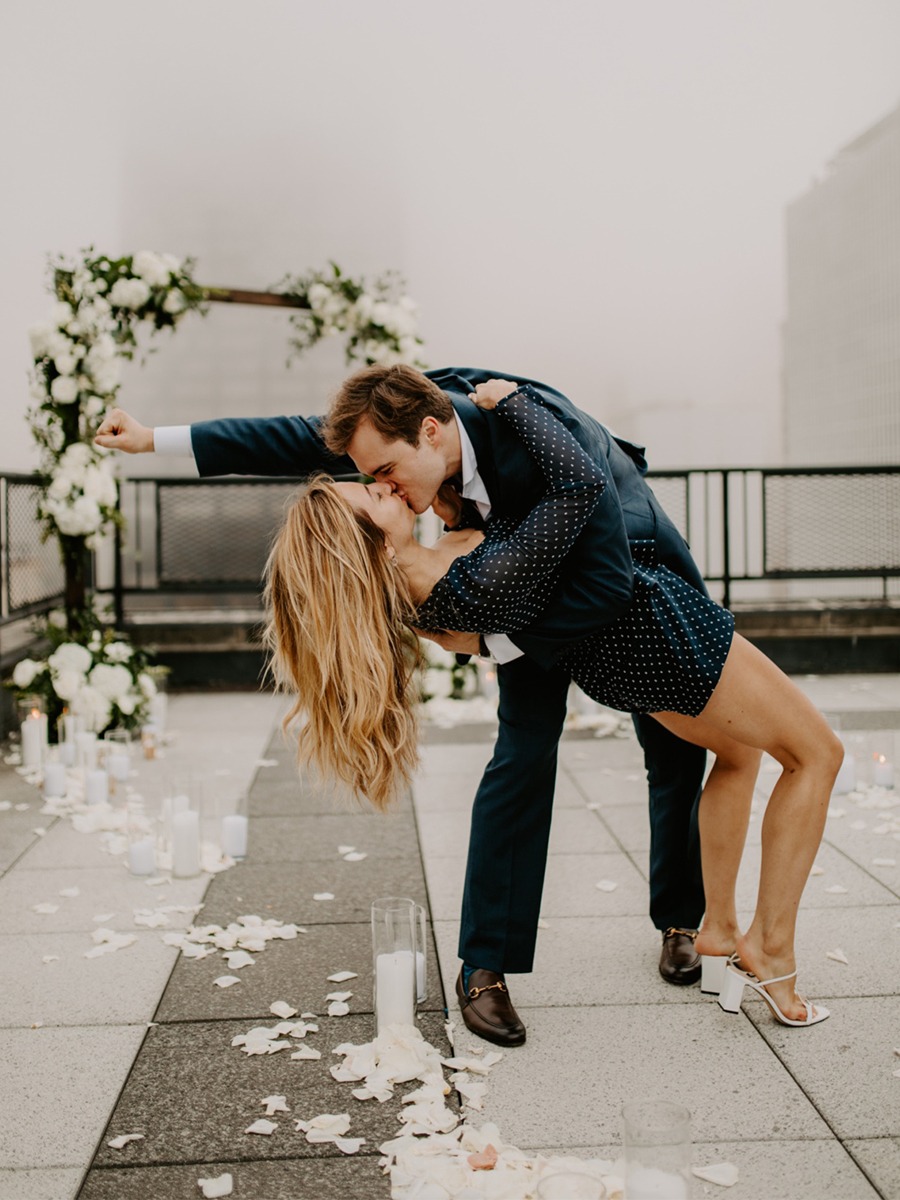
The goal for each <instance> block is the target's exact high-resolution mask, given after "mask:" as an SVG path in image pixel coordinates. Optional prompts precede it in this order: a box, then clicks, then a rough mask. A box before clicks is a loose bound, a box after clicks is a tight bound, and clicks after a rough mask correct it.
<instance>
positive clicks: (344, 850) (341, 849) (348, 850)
mask: <svg viewBox="0 0 900 1200" xmlns="http://www.w3.org/2000/svg"><path fill="white" fill-rule="evenodd" d="M355 849H356V847H355V846H338V854H340V856H341V857H342V858H343V856H344V855H345V854H352V853H353V851H354V850H355Z"/></svg>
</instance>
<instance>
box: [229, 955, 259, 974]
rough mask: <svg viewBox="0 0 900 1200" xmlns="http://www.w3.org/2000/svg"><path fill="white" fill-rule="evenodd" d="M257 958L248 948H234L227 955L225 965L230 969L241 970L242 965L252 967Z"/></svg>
mask: <svg viewBox="0 0 900 1200" xmlns="http://www.w3.org/2000/svg"><path fill="white" fill-rule="evenodd" d="M255 962H256V959H255V958H254V957H253V955H252V954H248V953H247V951H246V950H234V951H232V953H231V954H226V955H225V965H226V966H227V967H228V970H229V971H240V970H241V968H242V967H252V966H253V964H254V963H255Z"/></svg>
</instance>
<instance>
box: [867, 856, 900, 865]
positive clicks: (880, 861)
mask: <svg viewBox="0 0 900 1200" xmlns="http://www.w3.org/2000/svg"><path fill="white" fill-rule="evenodd" d="M896 865H897V860H896V859H895V858H873V859H872V866H873V867H896Z"/></svg>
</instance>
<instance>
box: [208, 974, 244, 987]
mask: <svg viewBox="0 0 900 1200" xmlns="http://www.w3.org/2000/svg"><path fill="white" fill-rule="evenodd" d="M240 982H241V981H240V980H239V979H238V977H237V975H220V976H219V978H218V979H214V980H213V983H214V984H215V985H216V987H220V988H230V987H234V985H235V984H236V983H240Z"/></svg>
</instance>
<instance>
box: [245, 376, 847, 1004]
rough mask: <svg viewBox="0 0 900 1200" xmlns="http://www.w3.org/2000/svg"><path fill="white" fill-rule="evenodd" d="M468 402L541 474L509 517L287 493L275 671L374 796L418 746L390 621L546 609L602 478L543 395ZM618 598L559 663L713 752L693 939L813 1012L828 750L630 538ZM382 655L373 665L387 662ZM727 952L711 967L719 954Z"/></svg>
mask: <svg viewBox="0 0 900 1200" xmlns="http://www.w3.org/2000/svg"><path fill="white" fill-rule="evenodd" d="M471 399H472V400H473V401H474V402H475V403H476V404H478V405H479V407H482V408H496V409H497V411H498V415H501V416H502V417H503V418H504V419H506V420H508V421H509V422H510V423H511V424H512V425H513V427H514V428H515V430H516V432H517V434H518V436H519V437H520V438H521V439H522V441H523V443H524V444H525V446H526V447H527V449H528V451H529V452H530V453H531V455H532V456H533V457H534V459H535V461H536V463H537V464H538V466H539V467H540V469H541V470H542V472H543V474H544V476H545V479H546V481H547V491H546V493H545V495H544V497H543V498H542V500H541V501H540V502H539V503H538V504H537V505H536V506H535V508H533V509H532V510H531V512H530V513H529V514H528V515H527V516H526V517H525V518H524V519H523V520H522V521H519V522H514V521H510V520H499V519H494V520H489V521H488V524H487V527H486V529H485V530H484V532H483V533H482V532H481V531H477V530H454V531H451V532H450V533H448V534H446V535H445V536H444V537H443V538H441V539H440V541H439V542H438V543H437V544H436V545H435V546H432V547H426V546H423V545H422V544H421V543H420V542H418V541H417V540H416V538H415V535H414V525H415V516H414V514H413V513H412V512H411V510H410V509H409V508H408V507H407V506H406V504H405V503H404V502H403V500H402V499H401V498H400V497H399V496H397V495H396V494H395V493H394V492H393V491H392V489H391V487H390V485H388V484H378V483H373V484H369V485H367V486H363V485H362V484H335V483H334V482H333V481H331V480H329V479H327V478H325V479H320V480H318V481H314V482H313V483H312V484H311V485H310V486H309V488H308V489H307V491H306V492H305V493H304V494H303V495H302V496H301V497H300V498H299V499H298V500H297V501H296V502H295V504H294V505H293V506H292V508H291V509H290V510H289V512H288V515H287V518H286V521H285V525H284V527H283V529H282V531H281V533H280V534H279V537H278V539H277V541H276V544H275V546H274V548H273V551H272V555H271V556H270V560H269V567H268V597H269V606H270V610H271V613H272V619H271V622H270V627H269V638H270V644H271V646H272V648H273V658H274V665H275V669H276V674H277V675H278V677H279V679H280V680H281V681H282V682H283V683H285V684H286V685H288V686H289V687H290V688H292V689H293V690H295V691H296V693H297V700H296V703H295V706H294V709H293V710H292V716H297V715H300V714H301V713H302V714H304V715H305V716H306V718H307V720H306V721H305V723H304V725H303V727H302V729H301V731H300V735H299V736H300V741H301V749H302V750H303V752H304V754H305V756H306V757H307V758H309V759H310V760H312V761H313V762H315V763H316V764H317V765H318V766H320V767H322V768H324V769H325V770H326V771H329V772H331V773H334V774H336V775H337V776H338V777H339V778H341V779H342V780H343V781H344V782H345V783H349V784H350V785H351V787H353V788H354V789H355V790H357V791H358V792H361V793H362V794H365V795H367V796H368V797H369V798H370V799H371V800H372V801H373V803H375V804H376V806H378V807H384V806H385V805H386V803H387V802H388V800H389V798H390V796H391V795H393V794H394V793H395V792H396V790H397V788H398V786H399V785H400V784H402V783H403V782H405V780H406V779H407V778H408V775H409V771H410V769H411V766H412V763H413V761H414V758H415V751H414V744H415V716H414V706H415V694H414V693H415V685H414V679H413V676H412V672H411V671H410V670H409V669H408V668H407V665H406V664H407V662H408V653H407V650H408V643H407V642H406V640H405V639H404V631H403V625H404V623H405V624H406V625H409V624H414V625H416V626H417V627H418V628H420V629H423V630H426V631H431V633H432V634H434V635H436V636H435V640H440V631H441V630H454V631H465V630H468V631H475V632H478V633H481V634H485V633H488V634H490V633H510V632H515V631H517V630H522V629H526V628H527V627H528V626H529V625H530V624H531V623H533V622H534V621H535V620H536V619H537V617H538V616H539V615H540V613H541V612H542V610H543V608H544V607H545V606H546V603H547V599H548V597H549V595H550V592H551V589H552V587H553V584H554V582H555V579H556V576H557V573H558V569H559V566H560V563H561V562H562V560H563V559H564V558H565V556H566V554H568V552H569V551H570V550H571V548H572V546H573V544H574V542H575V541H576V539H577V538H578V535H579V534H580V532H581V530H582V529H583V528H584V525H585V523H586V522H587V520H588V519H589V517H590V515H591V513H592V512H593V510H594V507H595V505H596V504H597V501H598V498H599V496H600V495H601V493H602V492H603V490H604V488H605V487H606V486H607V481H606V479H605V477H604V475H603V472H602V471H601V470H600V468H599V467H598V466H597V464H596V463H595V462H594V460H593V459H591V458H590V457H589V456H588V455H587V454H586V453H585V451H584V450H583V449H582V448H581V446H580V445H579V444H578V442H577V441H576V440H575V438H573V437H572V435H571V434H570V433H569V432H568V430H567V429H566V428H565V427H564V426H563V425H562V424H561V423H560V422H559V421H558V420H557V419H556V418H555V416H554V415H553V414H552V413H550V412H549V411H548V410H547V409H546V408H544V407H543V406H542V404H541V399H540V396H539V394H538V393H536V392H535V391H534V390H533V389H532V388H530V387H528V386H527V385H526V386H523V387H518V388H517V387H516V385H514V384H511V383H507V382H506V381H503V380H491V381H489V382H488V383H485V384H479V385H478V387H477V388H476V391H475V393H473V394H472V396H471ZM631 548H632V557H633V563H634V593H633V599H632V604H631V606H630V608H629V610H628V611H627V612H626V613H624V614H623V615H622V616H621V617H619V618H618V619H617V620H616V621H614V622H613V623H612V624H610V625H609V626H607V627H606V628H605V629H604V630H603V632H601V633H599V634H595V635H593V636H591V637H589V638H585V639H582V640H580V641H577V642H573V643H572V644H570V645H569V646H568V647H567V648H566V649H565V650H564V651H563V653H562V654H561V656H560V658H559V661H558V665H559V666H561V667H564V668H565V669H566V670H568V671H569V672H570V673H571V675H572V678H573V679H574V680H576V682H577V683H578V684H579V686H580V687H581V688H582V689H583V690H584V691H585V692H586V693H587V694H588V695H589V696H591V697H592V698H593V699H595V700H597V701H599V702H600V703H603V704H606V705H609V706H610V707H613V708H618V709H621V710H623V711H626V712H629V711H630V712H646V713H651V714H652V715H653V716H654V717H655V718H656V719H657V720H658V721H660V723H661V724H663V725H665V726H666V727H667V728H668V729H670V730H671V731H672V732H673V733H675V734H676V735H677V736H678V737H681V738H683V739H685V740H686V741H690V742H694V743H696V744H698V745H702V746H704V747H705V748H706V749H708V750H711V751H712V752H713V753H714V754H715V756H716V760H715V764H714V766H713V768H712V770H711V772H710V775H709V777H708V780H707V783H706V786H705V788H704V792H703V800H702V803H701V806H700V834H701V855H702V862H703V880H704V888H705V891H706V896H707V912H706V915H705V917H704V921H703V926H702V928H701V930H700V933H699V934H698V936H697V942H696V946H697V950H698V951H699V952H700V954H701V955H703V956H704V966H705V967H706V968H708V977H709V978H712V976H713V968H714V967H715V966H718V968H719V970H718V971H717V972H716V974H718V975H719V977H720V978H719V982H720V983H721V992H720V1004H721V1005H722V1006H723V1008H726V1009H727V1010H729V1011H737V1010H738V1008H739V1007H740V1000H741V994H742V992H743V989H744V988H745V987H747V986H749V987H751V988H753V989H755V990H757V991H758V992H759V993H760V995H762V997H763V998H764V999H765V1000H766V1001H767V1002H768V1003H769V1005H770V1007H771V1008H772V1011H773V1013H774V1015H775V1016H776V1018H777V1019H778V1020H780V1021H781V1022H782V1023H784V1024H789V1025H812V1024H815V1023H817V1022H819V1021H821V1020H824V1019H825V1017H827V1016H828V1015H829V1014H828V1010H827V1009H825V1008H822V1007H821V1006H820V1007H819V1008H814V1007H813V1006H812V1005H811V1004H810V1003H809V1002H808V1001H806V1000H804V999H802V998H801V997H800V996H799V995H798V994H797V992H796V991H795V987H794V980H795V976H796V971H795V961H794V929H795V923H796V912H797V907H798V905H799V900H800V894H801V892H802V891H803V887H804V885H805V883H806V879H807V877H808V874H809V869H810V867H811V866H812V863H813V860H814V858H815V854H816V850H817V849H818V845H819V842H820V840H821V836H822V830H823V828H824V821H825V814H826V810H827V806H828V800H829V797H830V794H831V787H832V784H833V782H834V778H835V776H836V774H837V770H838V767H839V766H840V762H841V756H842V753H843V751H842V747H841V744H840V742H839V741H838V739H837V738H836V737H835V736H834V734H833V733H832V732H831V730H830V729H829V728H828V726H827V724H826V723H825V721H824V719H823V718H822V716H821V714H819V713H818V712H817V711H816V709H815V708H814V707H813V706H812V704H811V703H810V702H809V700H808V699H807V698H806V697H805V696H804V695H803V693H802V692H800V691H799V690H798V689H797V688H796V687H795V686H794V685H793V684H792V683H791V682H790V680H789V679H787V677H786V676H785V675H784V674H782V672H781V671H780V670H779V669H778V668H777V667H776V666H775V665H774V664H773V663H772V662H770V661H769V659H767V658H766V657H765V656H764V655H763V654H761V653H760V652H759V651H758V650H756V649H755V647H753V646H751V645H750V643H749V642H747V641H745V640H744V639H743V638H742V637H741V636H740V635H739V634H736V633H735V631H734V618H733V617H732V615H731V614H730V613H729V612H727V611H726V610H725V609H723V608H721V607H720V606H719V605H717V604H715V603H714V602H713V601H712V600H710V599H709V598H708V597H707V596H705V595H703V594H702V593H701V592H699V591H697V590H696V589H695V588H693V587H691V585H690V584H688V583H686V582H685V581H684V580H683V579H681V578H680V577H679V576H677V575H675V574H673V573H672V572H671V571H669V570H668V568H666V567H665V566H662V565H660V564H659V563H657V562H656V561H655V559H654V555H653V545H652V542H632V543H631ZM385 664H386V665H387V671H386V673H385V671H384V670H383V668H384V666H385ZM762 751H767V752H768V753H769V754H771V755H772V756H773V757H774V758H775V759H777V760H778V761H779V762H780V763H781V765H782V768H783V771H782V775H781V777H780V779H779V781H778V783H777V784H776V786H775V788H774V789H773V791H772V795H771V798H770V800H769V804H768V808H767V812H766V817H765V820H764V823H763V831H762V839H763V856H762V868H761V875H760V887H759V898H758V904H757V909H756V913H755V915H754V917H753V921H752V922H751V925H750V927H749V928H748V930H747V931H746V933H744V934H743V935H742V934H741V933H740V930H739V928H738V924H737V914H736V909H735V899H734V890H735V881H736V878H737V872H738V868H739V866H740V860H741V855H742V852H743V845H744V838H745V835H746V829H747V822H748V818H749V810H750V801H751V798H752V794H753V788H754V785H755V781H756V776H757V772H758V768H759V760H760V754H761V752H762ZM733 952H736V954H734V955H733V957H732V958H731V959H730V961H729V962H728V968H727V970H726V971H723V970H722V969H721V968H722V967H723V965H724V963H725V960H726V957H727V956H729V955H732V954H733Z"/></svg>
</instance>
